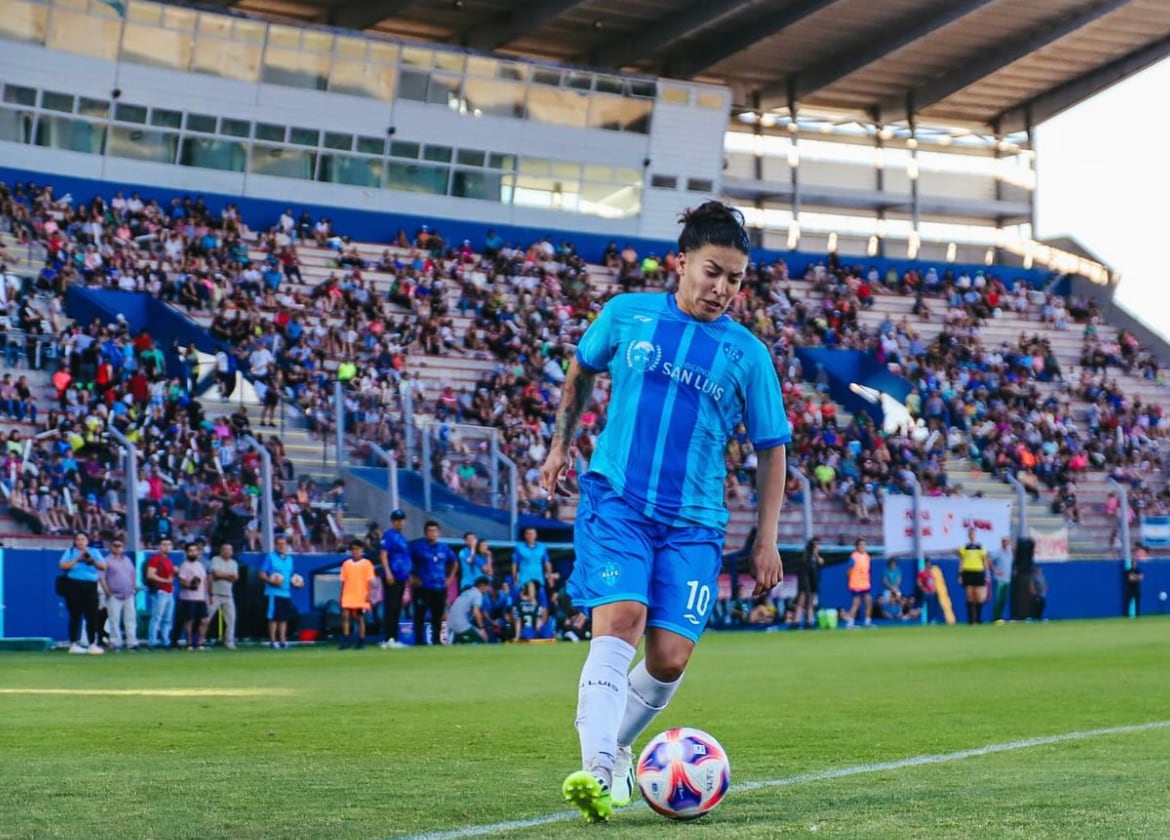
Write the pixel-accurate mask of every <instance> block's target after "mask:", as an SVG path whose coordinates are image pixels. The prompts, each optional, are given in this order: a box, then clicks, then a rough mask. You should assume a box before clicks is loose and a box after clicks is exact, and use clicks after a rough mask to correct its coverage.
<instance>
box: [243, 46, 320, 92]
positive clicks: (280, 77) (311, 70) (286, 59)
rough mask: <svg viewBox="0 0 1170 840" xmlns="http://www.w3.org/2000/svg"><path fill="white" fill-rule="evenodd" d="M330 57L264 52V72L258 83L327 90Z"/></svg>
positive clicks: (273, 50) (293, 52)
mask: <svg viewBox="0 0 1170 840" xmlns="http://www.w3.org/2000/svg"><path fill="white" fill-rule="evenodd" d="M331 60H332V59H331V57H330V56H329V55H326V54H323V53H315V52H301V51H300V50H286V49H273V48H272V46H271V45H269V47H268V49H267V50H265V51H264V71H263V74H262V75H261V77H260V81H262V82H266V83H267V84H270V85H284V86H285V87H295V88H307V89H309V90H327V89H328V88H329V64H330V62H331Z"/></svg>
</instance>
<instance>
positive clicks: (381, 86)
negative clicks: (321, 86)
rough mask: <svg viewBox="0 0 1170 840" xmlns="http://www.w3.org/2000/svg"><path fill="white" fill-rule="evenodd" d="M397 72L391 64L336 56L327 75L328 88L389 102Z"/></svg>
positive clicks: (336, 91) (392, 94)
mask: <svg viewBox="0 0 1170 840" xmlns="http://www.w3.org/2000/svg"><path fill="white" fill-rule="evenodd" d="M397 73H398V70H397V69H396V68H395V67H394V66H393V65H388V64H376V63H371V62H366V61H354V60H351V59H345V58H337V59H334V61H333V70H332V72H331V73H330V75H329V90H330V92H331V93H344V94H348V95H350V96H365V97H372V98H374V99H381V100H384V101H386V102H389V101H390V100H392V99H393V98H394V82H395V80H396V79H397Z"/></svg>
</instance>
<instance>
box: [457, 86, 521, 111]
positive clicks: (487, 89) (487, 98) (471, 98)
mask: <svg viewBox="0 0 1170 840" xmlns="http://www.w3.org/2000/svg"><path fill="white" fill-rule="evenodd" d="M524 90H525V85H524V83H523V82H507V81H499V80H495V79H477V78H474V77H468V78H467V79H465V80H464V82H463V101H464V102H465V103H466V104H467V110H469V111H472V112H473V113H478V114H490V115H491V116H493V117H513V118H518V119H523V117H524Z"/></svg>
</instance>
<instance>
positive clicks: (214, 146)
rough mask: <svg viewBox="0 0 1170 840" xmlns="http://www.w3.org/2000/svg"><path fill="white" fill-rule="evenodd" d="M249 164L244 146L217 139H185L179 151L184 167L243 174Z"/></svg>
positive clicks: (180, 161) (231, 141)
mask: <svg viewBox="0 0 1170 840" xmlns="http://www.w3.org/2000/svg"><path fill="white" fill-rule="evenodd" d="M247 162H248V155H247V152H246V151H245V150H244V144H243V143H239V142H237V141H235V140H220V139H218V138H215V137H184V138H183V145H182V148H181V149H180V150H179V163H180V164H181V165H182V166H197V167H199V168H201V169H222V170H224V171H225V172H243V171H244V166H245V164H246V163H247Z"/></svg>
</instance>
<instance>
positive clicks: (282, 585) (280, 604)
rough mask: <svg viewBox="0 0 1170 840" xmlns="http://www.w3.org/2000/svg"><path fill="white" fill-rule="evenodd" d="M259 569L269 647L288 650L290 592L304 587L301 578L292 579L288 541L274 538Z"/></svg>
mask: <svg viewBox="0 0 1170 840" xmlns="http://www.w3.org/2000/svg"><path fill="white" fill-rule="evenodd" d="M273 548H274V549H275V551H270V552H269V553H268V556H267V557H265V558H264V565H263V566H261V567H260V575H259V577H260V580H261V581H263V582H264V597H265V598H266V599H267V600H268V614H267V617H268V647H270V648H273V649H276V648H287V647H288V620H289V619H290V618H292V613H293V608H292V591H293V587H294V586H295V587H297V588H298V589H299V588H300V587H302V586H304V585H305V582H304V581H303V580H301V578H300V577H294V576H293V556H292V554H290V553H289V550H288V537H283V536H281V537H277V538H276V543H275V545H274V546H273Z"/></svg>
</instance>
